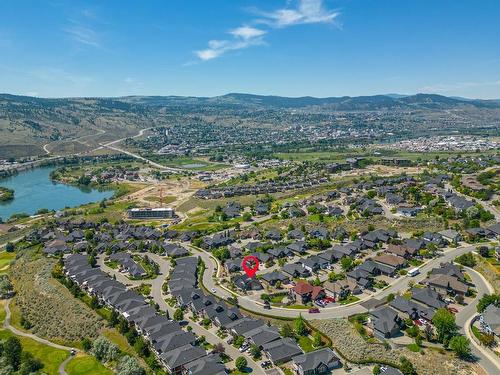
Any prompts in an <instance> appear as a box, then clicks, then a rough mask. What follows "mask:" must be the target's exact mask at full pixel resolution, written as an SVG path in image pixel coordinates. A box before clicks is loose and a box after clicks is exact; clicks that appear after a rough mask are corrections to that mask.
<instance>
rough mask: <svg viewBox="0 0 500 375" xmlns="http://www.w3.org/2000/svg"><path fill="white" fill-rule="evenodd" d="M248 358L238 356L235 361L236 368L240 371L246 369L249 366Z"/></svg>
mask: <svg viewBox="0 0 500 375" xmlns="http://www.w3.org/2000/svg"><path fill="white" fill-rule="evenodd" d="M247 364H248V363H247V360H246V358H245V357H238V358H236V362H235V363H234V365H235V366H236V368H237V369H238V370H240V371H244V370H245V369H246V367H247Z"/></svg>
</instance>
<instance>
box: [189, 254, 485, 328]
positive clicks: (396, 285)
mask: <svg viewBox="0 0 500 375" xmlns="http://www.w3.org/2000/svg"><path fill="white" fill-rule="evenodd" d="M191 249H194V250H197V251H198V253H199V255H200V257H201V258H202V259H203V261H204V262H205V266H206V271H205V273H204V275H203V284H204V285H205V287H206V288H207V289H208V290H210V291H212V292H213V290H215V291H216V292H213V293H214V294H215V295H216V296H217V297H219V298H224V299H227V298H228V297H231V296H234V293H233V292H231V291H229V290H228V289H226V288H224V287H222V286H220V285H217V284H216V282H215V280H214V278H213V276H214V275H215V273H216V272H217V273H218V268H219V267H220V264H219V262H218V261H217V260H216V259H215V258H214V257H212V255H211V254H210V253H208V252H206V251H204V250H202V249H200V248H195V247H193V246H191ZM474 249H475V247H474V246H471V245H466V246H461V247H457V248H454V249H453V248H452V249H448V250H446V251H445V252H444V253H443V255H442V256H440V257H438V258H434V259H431V260H429V261H428V262H426V263H424V264H423V265H422V266H420V274H419V275H417V276H415V277H409V276H401V277H399V278H397V279H396V280H394V282H393V283H392V284H390V285H389V287H387V288H385V289H383V290H379V291H378V292H376V293H374V294H373V295H371V296H369V297H367V298H364V299H362V300H360V301H358V302H356V303H352V304H349V305H345V306H334V307H326V308H322V309H321V310H320V311H321V313H319V314H310V313H309V312H308V311H307V310H306V309H289V308H282V307H273V308H272V309H271V310H266V309H264V305H263V304H262V303H261V302H258V301H255V300H253V299H251V298H250V297H248V296H240V295H238V302H239V305H240V306H242V307H243V308H246V309H248V310H251V311H255V312H256V313H258V314H263V315H273V316H277V317H289V318H294V317H297V316H298V315H299V314H301V315H302V316H304V317H305V318H309V319H330V318H344V317H347V316H349V315H353V314H359V313H363V312H366V311H367V310H366V309H365V308H364V307H363V306H361V302H364V301H367V300H369V299H371V298H373V297H376V298H385V297H387V296H388V295H389V294H391V293H395V294H396V293H399V292H404V291H405V290H406V289H408V283H409V282H410V281H413V282H415V283H418V282H420V281H422V280H424V279H425V278H426V277H427V272H429V271H430V270H431V269H433V268H435V267H438V266H439V264H440V263H443V262H450V261H452V260H453V259H455V257H457V256H459V255H462V254H464V253H467V252H470V251H473V250H474Z"/></svg>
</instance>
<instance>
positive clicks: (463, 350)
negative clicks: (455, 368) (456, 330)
mask: <svg viewBox="0 0 500 375" xmlns="http://www.w3.org/2000/svg"><path fill="white" fill-rule="evenodd" d="M469 345H470V341H469V339H468V338H466V337H464V336H461V335H459V336H454V337H452V339H451V340H450V349H451V350H453V351H454V352H455V354H456V355H457V356H458V357H460V358H467V357H468V356H469V355H470V351H471V349H470V346H469Z"/></svg>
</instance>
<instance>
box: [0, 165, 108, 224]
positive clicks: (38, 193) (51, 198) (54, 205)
mask: <svg viewBox="0 0 500 375" xmlns="http://www.w3.org/2000/svg"><path fill="white" fill-rule="evenodd" d="M54 169H55V168H54V167H43V168H35V169H29V170H27V171H23V172H19V174H18V175H16V176H12V177H9V178H5V179H2V180H0V186H4V187H7V188H10V189H13V190H14V199H13V200H11V201H9V202H0V218H2V219H3V220H4V221H5V220H7V219H8V218H9V217H10V216H11V215H13V214H17V213H22V212H24V213H27V214H29V215H33V214H35V213H36V212H37V211H38V210H39V209H41V208H47V209H49V210H60V209H62V208H64V207H76V206H80V205H82V204H86V203H91V202H97V201H100V200H102V199H104V198H109V197H111V196H112V195H113V192H112V191H110V190H108V191H99V190H97V189H92V188H85V187H76V186H71V185H66V184H60V183H56V182H53V181H52V180H51V179H50V172H52V171H53V170H54Z"/></svg>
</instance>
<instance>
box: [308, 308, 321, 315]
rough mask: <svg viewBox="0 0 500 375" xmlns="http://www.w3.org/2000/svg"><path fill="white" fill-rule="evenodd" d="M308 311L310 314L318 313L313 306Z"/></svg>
mask: <svg viewBox="0 0 500 375" xmlns="http://www.w3.org/2000/svg"><path fill="white" fill-rule="evenodd" d="M309 313H310V314H318V313H319V309H318V308H317V307H313V308H311V309H309Z"/></svg>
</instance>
